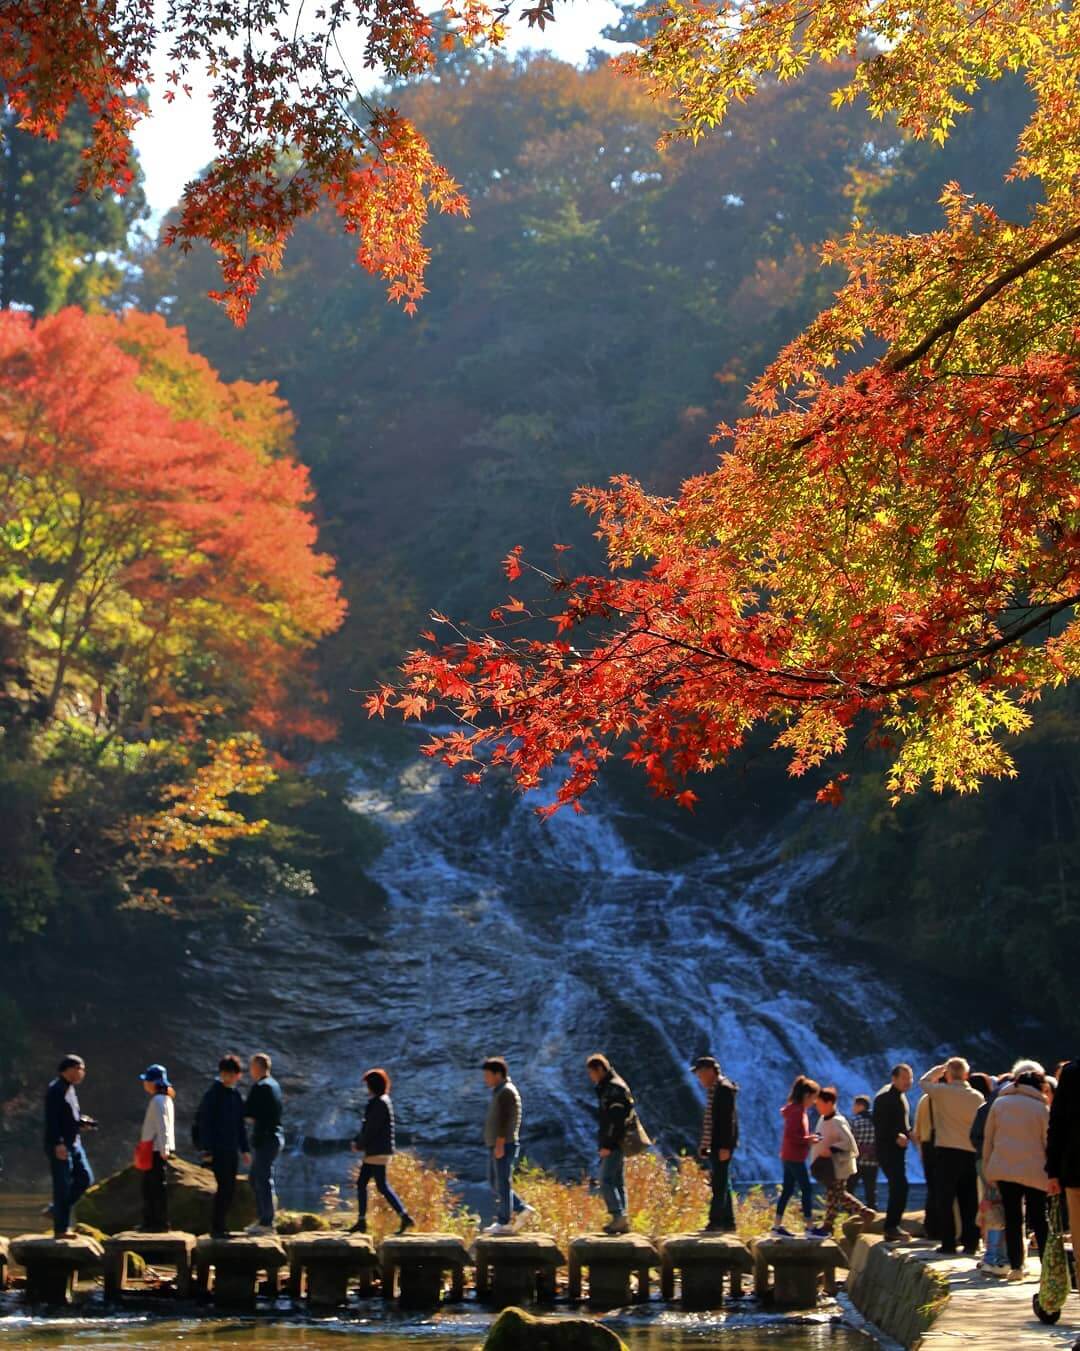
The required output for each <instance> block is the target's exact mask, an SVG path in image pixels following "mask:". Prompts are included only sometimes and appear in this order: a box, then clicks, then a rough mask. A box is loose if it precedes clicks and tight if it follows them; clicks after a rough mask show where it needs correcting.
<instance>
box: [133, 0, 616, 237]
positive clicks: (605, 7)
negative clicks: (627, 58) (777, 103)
mask: <svg viewBox="0 0 1080 1351" xmlns="http://www.w3.org/2000/svg"><path fill="white" fill-rule="evenodd" d="M618 17H619V7H618V5H616V4H615V3H613V0H568V2H567V3H563V4H560V5H559V6H558V8H557V9H556V22H555V23H554V24H549V25H548V26H547V28H546V29H545V30H544V31H543V32H540V31H539V30H538V29H535V28H529V27H528V26H527V25H526V24H524V23H520V22H519V23H515V24H514V25H513V26H512V27H511V30H510V35H509V39H508V41H507V43H506V47H505V50H506V51H507V52H511V53H513V52H519V51H523V50H525V49H527V48H531V49H540V50H547V51H550V52H553V53H554V54H555V55H556V56H559V57H561V58H562V59H563V60H565V61H573V62H575V63H580V62H582V61H584V59H585V57H586V56H587V55H588V52H589V50H590V48H592V47H605V46H609V45H610V44H608V43H606V42H604V40H603V39H601V37H600V30H601V29H602V28H603V27H604V26H605V25H606V24H609V23H614V22H615V21H616V20H617V19H618ZM346 56H348V51H347V50H346ZM354 68H356V67H354ZM164 71H165V63H164V60H163V61H162V63H161V65H160V67H159V70H158V72H157V82H156V83H155V85H154V86H153V87H152V89H151V97H150V116H149V117H146V118H144V119H143V121H142V122H141V123H140V125H139V127H138V128H137V129H136V132H135V137H134V140H135V148H136V150H138V152H139V158H140V160H141V163H142V170H143V175H144V179H145V190H146V196H147V199H148V201H149V203H150V207H151V211H152V213H153V216H152V221H153V223H154V224H156V223H157V222H159V221H160V219H161V217H162V216H163V215H164V214H165V212H167V211H168V210H169V209H170V208H171V207H172V206H174V205H175V203H176V202H177V200H178V199H179V197H180V194H181V193H182V192H183V189H184V185H185V183H187V182H188V180H189V179H191V178H193V177H194V176H195V175H196V174H197V173H198V172H199V170H200V169H202V168H203V167H204V166H205V165H206V164H207V163H208V162H209V161H210V160H211V159H212V158H213V138H212V136H211V121H210V104H209V99H208V98H207V95H206V85H205V83H204V82H200V81H195V82H194V88H193V92H192V94H191V96H190V97H189V98H185V97H184V96H183V95H182V94H181V95H178V97H177V99H176V101H175V102H174V103H171V104H170V103H166V102H165V99H164V96H163V95H164V81H163V79H162V76H163V75H164Z"/></svg>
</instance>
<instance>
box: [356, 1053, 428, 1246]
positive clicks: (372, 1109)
mask: <svg viewBox="0 0 1080 1351" xmlns="http://www.w3.org/2000/svg"><path fill="white" fill-rule="evenodd" d="M364 1087H365V1088H366V1089H367V1091H368V1100H367V1105H366V1106H365V1108H364V1122H363V1125H362V1126H361V1127H360V1133H359V1135H357V1137H356V1139H355V1140H354V1141H353V1149H355V1150H358V1151H359V1152H360V1153H361V1154H363V1156H364V1159H363V1162H362V1163H361V1165H360V1173H359V1176H358V1177H357V1179H356V1211H357V1213H356V1223H355V1224H354V1225H353V1227H352V1229H351V1230H350V1231H349V1232H350V1233H352V1234H366V1233H367V1207H368V1189H369V1187H370V1184H371V1183H372V1182H374V1183H375V1190H376V1191H377V1192H378V1193H379V1195H380V1196H381V1197H382V1198H383V1200H384V1201H386V1203H387V1204H388V1205H389V1207H390V1209H391V1210H392V1211H393V1212H394V1213H395V1214H396V1215H397V1217H398V1230H397V1231H398V1233H399V1234H405V1233H407V1232H408V1231H409V1230H410V1229H411V1228H412V1227H413V1224H414V1221H413V1218H412V1216H411V1215H410V1214H409V1212H408V1211H407V1210H406V1209H405V1207H404V1205H403V1204H402V1203H401V1199H400V1198H399V1196H398V1194H397V1192H395V1191H394V1189H393V1187H391V1185H390V1183H389V1182H388V1181H387V1177H386V1169H387V1166H388V1164H389V1163H390V1160H391V1158H392V1157H393V1154H394V1144H395V1137H394V1104H393V1103H392V1102H391V1101H390V1075H389V1074H388V1073H387V1072H386V1070H384V1069H373V1070H368V1071H367V1072H366V1073H365V1074H364Z"/></svg>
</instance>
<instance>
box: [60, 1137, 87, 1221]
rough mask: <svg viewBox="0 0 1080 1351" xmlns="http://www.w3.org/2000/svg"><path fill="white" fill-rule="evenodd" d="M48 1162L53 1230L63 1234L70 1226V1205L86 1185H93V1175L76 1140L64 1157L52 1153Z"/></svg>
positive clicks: (83, 1151)
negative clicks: (51, 1188)
mask: <svg viewBox="0 0 1080 1351" xmlns="http://www.w3.org/2000/svg"><path fill="white" fill-rule="evenodd" d="M49 1162H50V1164H51V1165H52V1187H53V1203H52V1216H53V1232H54V1233H57V1234H63V1233H64V1232H65V1231H66V1230H68V1229H69V1228H70V1227H71V1210H72V1207H73V1206H74V1205H75V1202H76V1201H77V1200H78V1199H79V1197H80V1196H81V1195H82V1194H83V1192H84V1191H86V1189H87V1187H90V1186H92V1185H93V1182H94V1175H93V1173H92V1172H91V1171H90V1164H89V1163H88V1162H87V1159H86V1151H85V1150H84V1149H83V1147H82V1143H81V1142H80V1141H78V1140H76V1141H75V1143H74V1144H73V1145H72V1146H71V1148H70V1149H69V1150H68V1156H67V1158H66V1159H58V1158H57V1157H56V1155H55V1154H54V1155H53V1156H52V1158H51V1159H50V1160H49Z"/></svg>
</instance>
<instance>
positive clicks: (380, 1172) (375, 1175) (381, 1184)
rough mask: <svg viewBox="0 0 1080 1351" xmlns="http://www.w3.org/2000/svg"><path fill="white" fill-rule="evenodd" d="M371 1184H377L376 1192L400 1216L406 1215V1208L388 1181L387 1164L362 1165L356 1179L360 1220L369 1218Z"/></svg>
mask: <svg viewBox="0 0 1080 1351" xmlns="http://www.w3.org/2000/svg"><path fill="white" fill-rule="evenodd" d="M369 1182H374V1183H375V1190H376V1191H377V1192H378V1193H379V1195H380V1196H381V1197H382V1198H383V1199H384V1200H385V1201H386V1203H387V1205H389V1206H390V1208H391V1209H392V1210H395V1211H396V1212H397V1213H398V1214H399V1215H404V1214H405V1207H404V1206H403V1205H402V1204H401V1200H400V1198H399V1197H398V1194H397V1192H396V1191H394V1189H393V1187H391V1185H390V1183H389V1182H387V1180H386V1164H385V1163H362V1164H361V1165H360V1176H359V1177H358V1178H357V1179H356V1203H357V1211H358V1212H359V1218H360V1219H365V1218H366V1216H367V1198H368V1183H369Z"/></svg>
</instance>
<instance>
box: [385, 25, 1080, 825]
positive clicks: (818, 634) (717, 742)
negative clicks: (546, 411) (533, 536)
mask: <svg viewBox="0 0 1080 1351" xmlns="http://www.w3.org/2000/svg"><path fill="white" fill-rule="evenodd" d="M658 13H659V16H660V20H661V22H660V26H659V30H658V33H657V35H656V36H655V37H654V38H653V40H652V41H651V42H649V43H647V44H646V45H645V47H644V48H643V49H642V51H641V52H640V53H639V55H637V56H636V57H635V58H632V59H631V60H630V61H629V62H628V63H627V64H628V65H629V67H630V68H631V70H632V71H633V73H635V74H637V75H639V76H643V77H644V78H645V79H646V80H647V81H648V82H649V83H650V84H651V86H652V88H653V90H654V92H656V93H657V94H658V95H660V96H663V97H665V98H667V97H673V98H674V99H676V100H677V101H678V103H679V105H680V107H681V113H680V114H679V118H678V120H677V123H676V125H675V128H674V131H673V133H672V134H673V135H674V136H680V135H681V136H683V137H686V138H690V139H694V138H696V137H698V136H700V135H702V134H704V133H705V132H707V131H708V130H709V128H710V127H712V126H713V125H715V124H717V123H719V122H721V121H722V120H723V118H724V116H725V115H726V113H727V112H728V110H729V107H730V106H732V105H733V104H735V103H738V102H740V101H743V100H746V99H749V98H751V97H753V96H755V94H756V92H757V90H758V88H759V87H760V85H761V84H762V83H763V82H767V81H769V80H771V79H774V78H779V79H781V80H786V79H793V78H796V77H798V76H799V75H801V74H802V72H803V71H804V70H805V69H807V68H808V67H809V66H811V65H812V64H814V63H816V62H832V61H835V60H837V59H839V58H841V57H842V58H844V59H845V60H848V61H850V62H852V65H851V68H850V71H851V73H850V78H849V79H848V80H847V81H846V83H843V84H841V86H840V87H839V88H838V90H837V91H836V93H835V94H834V97H833V102H834V103H838V104H842V103H844V102H845V101H848V100H850V99H852V98H855V97H865V98H866V99H867V101H868V102H869V105H870V108H871V110H872V111H873V112H874V113H876V114H877V115H879V116H886V115H889V116H895V117H896V118H897V120H898V121H899V123H900V124H901V125H902V126H904V127H906V128H908V129H909V130H910V131H911V132H912V133H913V134H915V135H916V136H931V137H934V138H937V139H941V138H943V137H944V136H945V135H946V134H947V133H948V131H949V130H950V128H951V126H952V125H953V122H954V120H955V118H956V117H957V116H959V115H960V114H961V113H962V112H963V107H964V105H963V99H962V97H961V96H962V94H963V91H964V90H965V89H967V90H970V89H972V88H973V87H974V86H975V85H976V84H977V83H978V82H979V81H980V80H984V79H993V78H995V77H998V76H1000V75H1001V74H1002V73H1003V72H1005V71H1007V70H1016V69H1023V70H1025V71H1026V74H1027V79H1028V83H1029V85H1030V87H1031V90H1032V92H1033V94H1034V96H1035V100H1036V106H1035V112H1034V115H1033V117H1032V119H1031V121H1030V123H1029V125H1028V126H1027V128H1026V129H1025V130H1024V132H1023V134H1022V136H1021V139H1020V144H1019V148H1018V156H1017V160H1016V164H1015V167H1014V171H1013V172H1014V174H1015V175H1017V176H1024V177H1029V176H1038V178H1039V179H1040V180H1041V185H1042V188H1043V192H1044V195H1045V199H1044V201H1043V202H1042V203H1041V204H1040V205H1039V206H1037V207H1036V208H1035V210H1034V211H1033V213H1032V216H1031V219H1030V220H1028V221H1025V222H1016V221H1007V220H1003V219H1000V218H999V217H998V216H997V215H996V214H995V213H994V212H993V211H992V210H991V209H990V208H988V207H985V206H982V205H980V204H979V203H977V202H973V201H970V200H967V199H966V198H964V197H963V196H961V195H960V193H959V192H958V191H957V190H956V189H955V188H954V187H951V186H949V187H946V188H945V190H944V194H943V197H942V204H943V207H944V213H945V223H944V225H943V227H942V228H941V229H940V230H938V231H936V232H934V233H931V234H927V235H922V236H903V237H901V236H891V235H881V234H875V233H873V232H872V231H869V230H866V229H864V228H862V227H860V226H859V225H858V223H857V222H856V223H855V224H854V226H853V228H852V230H851V231H850V233H849V234H848V235H847V236H846V237H844V238H843V239H841V240H839V241H836V242H833V243H831V244H829V245H827V246H826V248H825V258H826V259H827V260H828V261H830V262H832V263H835V264H837V265H839V266H840V267H842V268H843V269H845V270H846V273H847V276H848V280H847V282H846V284H845V285H843V287H842V288H841V289H840V290H839V291H838V293H837V295H836V298H835V302H834V303H833V304H832V305H831V306H829V307H828V308H827V309H826V310H825V311H824V312H823V313H822V314H821V315H820V316H819V317H818V318H817V319H816V320H815V321H814V322H813V323H812V324H811V325H810V326H809V328H808V329H807V330H806V331H805V332H804V333H803V334H802V335H801V336H800V337H799V338H797V339H796V340H795V341H793V342H792V343H790V344H789V345H788V346H787V347H786V348H785V349H784V350H783V351H782V352H781V353H780V354H779V355H778V357H777V358H776V359H775V360H774V361H773V363H772V364H771V365H770V366H769V368H768V369H767V370H766V372H765V373H764V375H763V376H762V377H761V378H760V379H758V380H757V381H756V382H755V383H754V384H753V385H752V386H751V389H750V391H749V396H748V401H747V415H746V416H745V417H744V418H742V419H741V420H740V421H739V422H738V423H737V424H736V425H735V426H734V427H732V428H728V427H721V428H719V429H718V431H717V435H716V441H717V443H718V444H719V445H720V446H721V456H720V462H719V466H718V468H717V469H716V470H715V471H714V472H712V473H709V474H705V475H702V476H700V477H697V478H694V479H691V480H689V481H688V482H686V483H685V484H684V486H683V488H682V491H681V492H680V493H679V494H678V496H676V497H657V496H655V495H652V494H650V493H648V492H647V491H646V490H645V489H644V488H643V487H642V486H641V485H640V484H638V483H636V482H634V481H632V480H629V479H619V480H616V481H615V482H614V483H613V484H612V486H610V487H608V488H606V489H584V490H582V491H581V492H580V493H579V494H578V495H577V500H578V501H579V503H580V504H581V505H583V506H584V507H585V508H586V509H587V510H588V511H589V512H591V513H592V514H593V516H594V518H595V521H596V527H597V533H598V536H599V537H600V539H601V540H602V541H603V543H604V545H605V546H606V549H607V553H608V557H609V561H610V564H611V573H610V575H607V576H574V575H573V574H572V573H571V572H569V571H563V565H564V564H565V560H561V561H557V563H556V565H553V566H551V567H548V568H538V567H536V566H535V565H533V564H532V563H530V562H528V561H527V560H526V559H525V558H524V557H523V556H522V554H521V551H520V550H514V551H513V552H511V554H510V555H509V556H508V557H507V559H506V560H505V564H504V566H505V570H506V574H507V577H508V579H509V580H510V581H511V583H516V582H518V581H519V579H520V578H521V577H522V575H523V572H524V571H525V570H526V569H528V570H529V574H530V576H531V577H532V579H533V580H534V581H540V582H542V583H544V584H545V585H546V586H547V587H548V588H549V595H548V597H547V598H545V597H544V596H543V594H542V591H541V593H540V595H539V598H535V597H534V594H533V592H534V591H535V590H536V588H533V589H532V590H531V591H530V592H529V593H528V594H525V595H522V594H520V589H519V588H517V587H515V590H514V594H513V595H512V596H511V598H510V599H509V600H508V602H507V603H506V604H505V605H503V606H501V607H499V608H498V609H497V610H496V611H495V612H494V613H493V615H492V622H491V624H490V626H485V627H482V628H468V627H460V626H454V625H451V624H450V623H449V621H447V620H445V619H444V618H443V617H441V616H438V617H437V624H436V629H433V630H432V631H431V632H430V633H429V634H428V635H427V639H428V646H427V647H426V648H425V649H423V650H421V651H418V652H416V653H414V654H412V655H411V656H410V658H409V660H408V662H407V665H406V668H405V681H404V684H403V685H402V686H401V687H400V688H399V689H396V690H392V689H390V688H388V687H384V688H383V689H381V690H380V691H378V692H377V693H376V694H374V695H373V696H372V697H371V699H370V701H369V710H370V711H371V712H372V713H375V714H378V713H382V712H384V711H385V709H386V708H387V707H391V706H392V707H396V708H398V709H400V711H401V712H402V713H404V714H405V715H406V716H413V715H414V714H418V713H420V712H427V711H430V710H433V709H435V708H439V709H440V710H443V711H444V712H443V716H444V717H445V710H449V711H450V713H451V714H452V715H453V716H454V717H455V718H456V719H458V721H459V724H460V727H459V730H457V731H454V732H452V733H450V734H448V735H442V736H438V737H436V738H435V739H434V740H433V741H432V742H431V743H430V745H429V747H428V750H429V752H430V753H432V754H437V755H441V756H442V757H443V758H444V759H445V760H446V761H447V762H448V763H450V764H462V763H464V764H465V765H466V778H469V779H472V780H477V779H479V777H480V776H481V775H482V774H484V773H485V772H486V770H487V767H488V766H491V765H496V766H497V765H504V766H508V767H509V769H510V771H511V773H512V775H513V777H514V779H515V780H516V782H517V783H518V784H519V785H520V786H521V787H523V788H531V787H534V786H536V785H537V784H538V783H539V782H540V779H541V777H542V776H543V775H544V773H545V772H546V771H547V770H549V769H550V768H551V767H552V766H553V765H555V764H556V762H557V761H560V760H562V761H563V763H564V764H565V765H566V766H567V772H566V774H565V777H564V780H563V783H562V786H561V788H560V790H559V794H558V797H557V799H556V803H555V805H556V806H558V805H561V804H563V803H567V802H572V803H574V804H577V803H578V799H579V798H580V796H581V795H582V793H584V792H585V791H586V790H587V789H588V788H589V786H590V785H591V784H592V783H593V782H594V780H595V778H596V776H597V774H598V772H599V770H600V768H601V766H602V765H603V763H604V761H605V760H606V759H608V758H609V757H610V756H611V755H613V754H622V755H625V756H626V757H627V758H628V759H630V760H631V761H632V762H634V763H636V764H639V765H640V766H641V767H642V768H643V770H644V772H645V773H646V775H647V776H648V779H649V781H650V782H651V784H652V785H653V787H654V788H655V789H656V791H657V792H659V793H660V794H662V795H665V796H671V797H675V798H677V799H678V800H679V802H680V803H681V804H682V805H684V806H692V805H693V803H694V800H695V796H694V793H693V790H692V789H691V788H689V787H687V786H685V781H686V780H687V778H688V777H689V776H691V775H693V774H694V773H696V772H699V771H703V770H708V769H711V768H712V767H714V766H715V765H718V764H720V763H723V762H724V761H725V760H726V759H727V758H728V757H729V756H730V755H731V753H732V752H733V751H734V750H735V749H736V748H738V747H740V746H741V745H742V744H743V743H744V742H745V739H746V737H747V735H748V733H749V732H750V730H751V729H753V728H755V727H756V726H765V727H771V728H772V729H774V737H775V744H776V745H777V746H779V747H780V748H782V749H783V750H785V751H786V752H787V753H788V755H789V756H790V766H791V770H792V772H793V773H795V774H801V773H804V772H805V771H807V770H809V769H812V768H816V767H817V766H819V765H822V764H823V763H825V762H826V761H828V760H829V759H831V758H832V757H835V756H837V755H838V754H840V753H841V752H842V751H844V750H845V749H846V748H847V747H848V746H849V745H850V744H851V742H852V739H853V738H854V739H856V740H857V741H859V742H861V743H868V744H870V745H873V746H876V747H879V748H884V749H886V750H888V751H890V752H891V760H892V766H891V769H890V770H889V773H888V782H889V787H890V789H891V792H892V794H893V796H894V797H896V796H899V795H901V794H904V793H908V792H911V791H913V790H914V789H916V788H917V787H918V786H919V785H920V784H922V783H927V782H928V783H929V784H931V785H932V786H933V787H934V788H936V789H939V790H940V789H944V788H955V789H959V790H960V791H968V790H971V789H973V788H975V787H976V786H977V785H978V784H979V782H980V781H981V780H982V779H983V778H985V777H987V776H1002V775H1008V774H1011V773H1012V772H1013V765H1012V760H1011V758H1010V756H1009V753H1008V750H1007V748H1006V746H1005V745H1004V744H1003V740H1002V738H1003V736H1005V735H1007V734H1010V733H1015V732H1018V731H1020V730H1022V729H1023V728H1024V727H1026V726H1027V725H1028V724H1029V722H1030V720H1031V716H1032V712H1031V710H1032V705H1033V704H1034V703H1035V702H1036V701H1037V699H1038V697H1039V695H1040V693H1041V692H1042V691H1043V690H1045V689H1047V688H1049V687H1053V686H1055V685H1059V684H1062V683H1064V682H1065V681H1067V680H1069V679H1070V678H1071V677H1073V676H1074V675H1075V674H1076V673H1077V670H1078V661H1080V651H1078V645H1080V628H1078V627H1077V624H1076V621H1075V619H1074V618H1073V610H1074V607H1075V605H1076V603H1077V601H1078V600H1080V548H1078V546H1080V514H1078V511H1080V442H1078V439H1077V430H1076V420H1077V414H1078V411H1080V397H1078V394H1080V368H1078V364H1077V356H1078V353H1077V339H1078V336H1080V334H1078V328H1077V320H1076V316H1077V312H1078V308H1080V307H1078V304H1077V301H1078V298H1080V217H1078V216H1077V214H1076V199H1075V188H1076V174H1077V168H1078V165H1080V158H1078V154H1080V120H1078V118H1080V113H1078V105H1077V101H1076V87H1077V85H1076V79H1075V75H1076V69H1075V66H1076V56H1075V52H1076V50H1077V49H1076V45H1075V36H1076V27H1077V22H1078V21H1077V20H1076V19H1075V17H1071V16H1069V15H1066V14H1063V13H1062V12H1061V11H1060V10H1059V9H1058V8H1057V7H1054V6H1049V5H1046V6H1044V5H1037V4H1026V3H1024V4H1012V5H1007V6H1005V7H1004V8H1000V7H998V8H989V9H986V10H985V11H980V12H979V14H978V15H973V14H972V12H971V11H970V9H969V7H967V6H960V5H954V4H951V3H942V4H938V5H933V6H929V7H923V8H921V9H920V10H919V11H918V12H916V13H913V12H912V11H911V10H910V8H909V7H906V6H904V7H901V6H898V5H893V4H890V3H886V4H883V5H874V6H868V5H864V4H860V3H851V2H850V0H840V2H838V3H831V4H827V5H825V6H820V5H815V6H804V5H802V4H798V3H791V4H782V5H779V6H776V5H772V4H770V5H764V4H762V5H749V6H746V5H742V4H728V3H720V4H717V5H708V6H704V5H692V6H683V5H681V4H680V3H677V0H676V2H673V3H669V4H666V5H664V6H662V7H660V9H659V11H658ZM874 38H879V39H880V40H881V45H880V48H878V49H875V48H874V46H873V44H872V40H873V39H874ZM957 91H960V92H959V93H958V92H957ZM822 115H823V116H825V115H826V113H825V112H824V111H823V113H822ZM1051 127H1053V134H1052V133H1051ZM1055 137H1056V139H1055ZM860 358H861V360H862V364H861V365H860ZM438 630H441V631H438ZM842 782H843V774H842V773H841V774H838V775H836V776H835V777H834V778H833V779H832V780H830V781H829V782H828V783H826V784H825V786H824V787H823V788H821V790H820V793H819V796H820V797H821V798H822V799H823V800H825V801H836V800H838V799H839V797H840V796H841V792H842Z"/></svg>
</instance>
